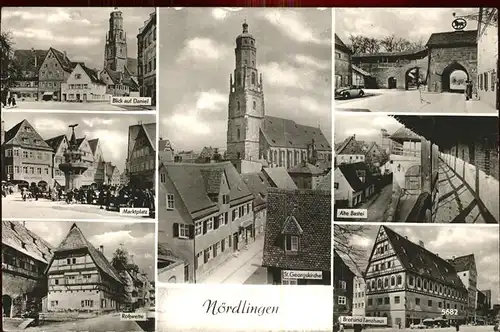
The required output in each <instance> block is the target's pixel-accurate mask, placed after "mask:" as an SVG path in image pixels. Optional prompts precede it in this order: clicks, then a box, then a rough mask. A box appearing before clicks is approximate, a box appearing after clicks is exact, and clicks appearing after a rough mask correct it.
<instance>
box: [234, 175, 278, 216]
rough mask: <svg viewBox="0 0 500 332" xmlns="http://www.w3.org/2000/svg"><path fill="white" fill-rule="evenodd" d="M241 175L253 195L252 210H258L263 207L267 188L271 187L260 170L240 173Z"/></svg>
mask: <svg viewBox="0 0 500 332" xmlns="http://www.w3.org/2000/svg"><path fill="white" fill-rule="evenodd" d="M241 177H242V178H243V181H244V182H245V184H246V185H247V187H248V189H249V190H250V191H251V192H252V194H253V196H254V199H253V208H254V210H255V211H259V210H261V209H263V208H265V207H266V201H267V188H268V187H271V185H270V183H269V181H267V178H266V176H265V175H264V174H263V173H262V172H259V173H246V174H241Z"/></svg>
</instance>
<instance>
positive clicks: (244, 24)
mask: <svg viewBox="0 0 500 332" xmlns="http://www.w3.org/2000/svg"><path fill="white" fill-rule="evenodd" d="M242 26H243V33H248V23H247V20H246V19H245V20H244V21H243V24H242Z"/></svg>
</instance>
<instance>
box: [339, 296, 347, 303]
mask: <svg viewBox="0 0 500 332" xmlns="http://www.w3.org/2000/svg"><path fill="white" fill-rule="evenodd" d="M338 303H339V304H340V305H346V304H347V298H346V297H345V296H339V300H338Z"/></svg>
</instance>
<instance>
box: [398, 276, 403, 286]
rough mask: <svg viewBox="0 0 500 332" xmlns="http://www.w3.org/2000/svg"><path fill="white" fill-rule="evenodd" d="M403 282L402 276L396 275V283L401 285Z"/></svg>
mask: <svg viewBox="0 0 500 332" xmlns="http://www.w3.org/2000/svg"><path fill="white" fill-rule="evenodd" d="M402 283H403V278H402V277H401V276H398V285H401V284H402Z"/></svg>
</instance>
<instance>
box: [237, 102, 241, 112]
mask: <svg viewBox="0 0 500 332" xmlns="http://www.w3.org/2000/svg"><path fill="white" fill-rule="evenodd" d="M236 105H237V106H236V108H237V109H238V111H239V110H240V109H241V104H240V102H239V101H238V103H237V104H236Z"/></svg>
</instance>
